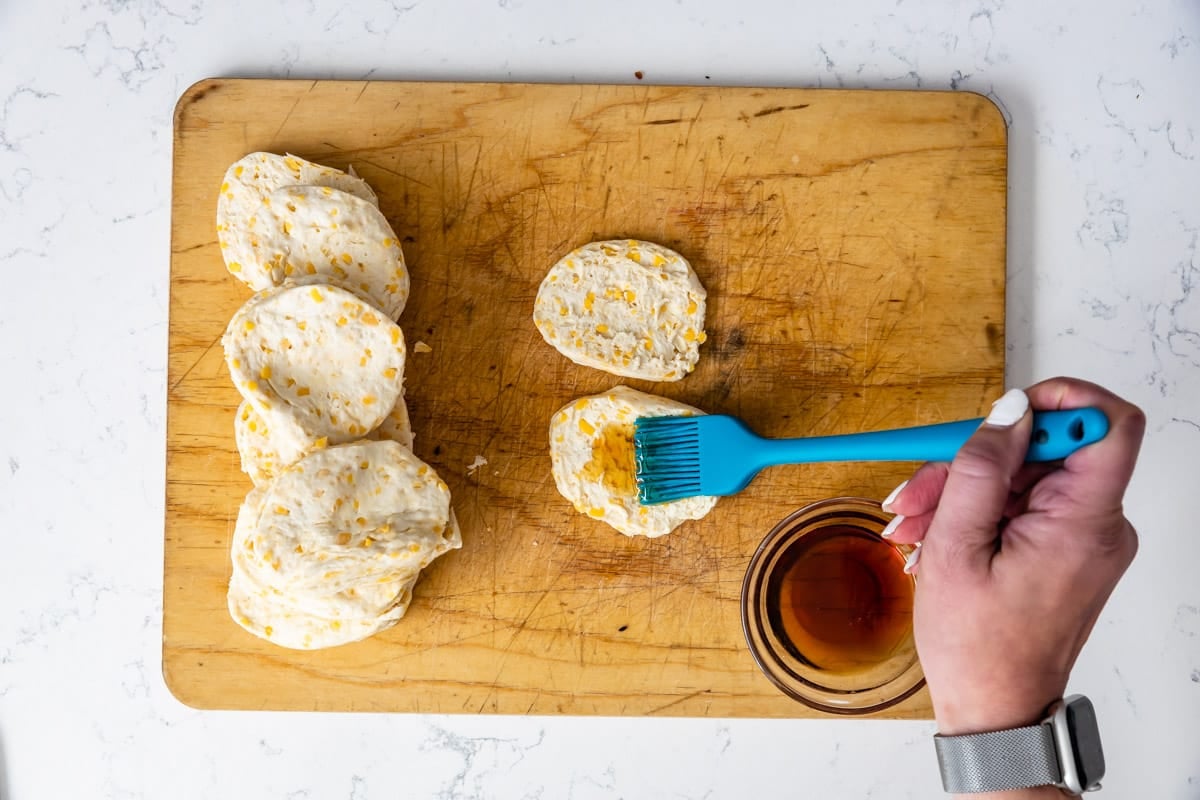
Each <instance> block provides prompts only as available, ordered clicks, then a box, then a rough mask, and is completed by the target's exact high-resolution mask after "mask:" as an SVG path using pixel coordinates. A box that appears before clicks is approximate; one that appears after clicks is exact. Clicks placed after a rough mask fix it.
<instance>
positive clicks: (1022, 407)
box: [984, 389, 1029, 428]
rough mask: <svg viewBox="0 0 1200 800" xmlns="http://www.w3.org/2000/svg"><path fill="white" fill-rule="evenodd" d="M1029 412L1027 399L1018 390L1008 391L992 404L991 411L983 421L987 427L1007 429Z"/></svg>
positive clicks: (1023, 393)
mask: <svg viewBox="0 0 1200 800" xmlns="http://www.w3.org/2000/svg"><path fill="white" fill-rule="evenodd" d="M1028 410H1029V398H1028V397H1027V396H1026V395H1025V392H1023V391H1022V390H1020V389H1009V390H1008V391H1007V392H1005V393H1004V396H1003V397H1001V398H1000V399H999V400H997V401H996V402H995V403H993V404H992V410H991V412H990V413H989V414H988V415H987V419H985V420H984V422H985V423H987V424H988V425H995V426H996V427H999V428H1007V427H1009V426H1011V425H1016V424H1017V422H1018V421H1020V419H1021V417H1023V416H1025V412H1026V411H1028Z"/></svg>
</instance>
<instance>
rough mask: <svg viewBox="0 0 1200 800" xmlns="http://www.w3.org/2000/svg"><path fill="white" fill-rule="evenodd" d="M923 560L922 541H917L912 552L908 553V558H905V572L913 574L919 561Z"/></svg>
mask: <svg viewBox="0 0 1200 800" xmlns="http://www.w3.org/2000/svg"><path fill="white" fill-rule="evenodd" d="M920 560H921V543H920V542H917V543H916V544H915V545H913V549H912V552H911V553H909V554H908V558H906V559H904V574H905V575H912V571H913V570H914V569H916V568H917V562H918V561H920Z"/></svg>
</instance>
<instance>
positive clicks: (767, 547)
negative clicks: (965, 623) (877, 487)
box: [742, 497, 925, 714]
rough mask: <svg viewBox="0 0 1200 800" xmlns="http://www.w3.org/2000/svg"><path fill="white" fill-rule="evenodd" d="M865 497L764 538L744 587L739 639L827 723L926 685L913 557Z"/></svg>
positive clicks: (815, 509)
mask: <svg viewBox="0 0 1200 800" xmlns="http://www.w3.org/2000/svg"><path fill="white" fill-rule="evenodd" d="M888 519H889V515H887V514H885V513H884V512H883V510H882V509H881V508H880V507H879V503H877V502H875V501H872V500H866V499H863V498H859V497H839V498H834V499H831V500H822V501H821V502H818V503H813V504H812V505H809V506H805V507H804V508H802V509H800V510H799V511H796V512H794V513H792V514H790V515H789V516H788V517H787V518H785V519H784V520H783V521H782V522H780V523H779V524H778V525H776V526H775V528H774V529H773V530H772V531H771V532H770V533H769V534H767V537H766V538H765V539H764V540H763V542H762V544H761V545H759V548H758V551H757V552H756V553H755V554H754V557H753V558H752V559H751V561H750V566H749V568H748V569H747V571H746V579H745V582H744V583H743V584H742V629H743V631H744V632H745V634H746V642H747V644H748V645H749V646H750V652H751V654H752V655H753V656H754V660H755V661H756V662H757V663H758V666H759V668H760V669H762V671H763V674H765V675H766V676H767V678H769V679H770V680H771V682H772V683H774V684H775V685H776V686H777V687H779V689H780V690H781V691H782V692H783V693H784V694H786V695H788V696H789V697H791V698H793V699H795V700H799V701H800V702H801V703H804V704H805V705H808V706H810V707H812V708H815V709H818V710H820V711H825V712H828V713H830V714H869V713H872V712H876V711H881V710H883V709H885V708H889V707H891V706H894V705H896V704H897V703H899V702H901V701H903V700H905V699H906V698H908V697H911V696H912V695H913V694H915V693H916V692H917V691H918V690H920V688H921V687H922V686H924V685H925V676H924V673H922V671H921V664H920V662H919V661H918V660H917V649H916V644H915V642H914V640H913V633H912V600H913V593H914V590H915V588H916V583H915V581H914V579H913V577H912V576H911V575H906V574H904V571H903V570H904V561H905V558H906V556H907V555H908V553H909V552H910V551H911V548H910V547H909V546H907V545H895V544H892V543H891V542H889V541H888V540H886V539H884V538H882V537H881V536H880V535H879V534H880V532H881V531H882V530H883V528H884V526H885V525H886V524H887V522H888Z"/></svg>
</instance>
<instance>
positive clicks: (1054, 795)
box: [954, 786, 1070, 800]
mask: <svg viewBox="0 0 1200 800" xmlns="http://www.w3.org/2000/svg"><path fill="white" fill-rule="evenodd" d="M954 796H955V797H956V798H959V800H1063V798H1066V797H1069V796H1070V795H1068V794H1067V793H1066V792H1064V791H1062V790H1060V789H1055V788H1054V787H1053V786H1035V787H1033V788H1032V789H1014V790H1012V791H1009V792H981V793H979V794H956V795H954Z"/></svg>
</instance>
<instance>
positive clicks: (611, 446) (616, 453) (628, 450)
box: [550, 386, 717, 538]
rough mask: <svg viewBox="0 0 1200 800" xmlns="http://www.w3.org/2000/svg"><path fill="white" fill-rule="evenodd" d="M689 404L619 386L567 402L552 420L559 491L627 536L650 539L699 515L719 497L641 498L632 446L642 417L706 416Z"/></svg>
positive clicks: (552, 448)
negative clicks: (666, 500) (643, 501)
mask: <svg viewBox="0 0 1200 800" xmlns="http://www.w3.org/2000/svg"><path fill="white" fill-rule="evenodd" d="M703 413H704V412H702V411H700V410H699V409H696V408H692V407H691V406H689V405H685V404H683V403H679V402H676V401H674V400H668V399H666V398H663V397H656V396H655V395H652V394H646V393H644V392H639V391H637V390H636V389H630V388H629V387H627V386H617V387H614V388H613V389H610V390H609V391H607V392H604V393H602V394H597V395H591V396H589V397H581V398H580V399H578V400H575V401H574V402H572V403H570V404H568V405H566V406H563V407H562V408H561V409H560V410H559V411H558V412H556V413H555V414H554V416H553V418H552V419H551V422H550V463H551V471H552V474H553V475H554V483H555V485H556V486H557V487H558V491H559V493H560V494H562V496H563V497H565V498H566V499H567V500H569V501H570V502H571V504H572V505H574V506H575V510H576V511H578V512H579V513H581V514H586V515H587V516H589V517H592V518H594V519H598V520H600V521H602V522H606V523H608V524H609V525H611V526H612V527H614V528H616V529H617V530H618V531H620V532H621V533H623V534H625V535H626V536H647V537H650V538H654V537H658V536H663V535H665V534H668V533H670V532H671V531H673V530H674V529H675V528H676V527H678V526H679V525H680V524H681V523H683V522H685V521H686V520H690V519H700V518H701V517H703V516H704V515H705V514H707V513H708V512H709V511H711V510H712V508H713V506H715V505H716V503H717V498H715V497H689V498H686V499H684V500H677V501H675V502H672V503H663V504H661V505H652V506H644V505H642V504H641V503H640V502H638V497H637V473H636V462H635V458H634V449H633V433H634V422H635V421H636V420H637V419H638V418H639V417H666V416H689V415H696V414H703Z"/></svg>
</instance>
